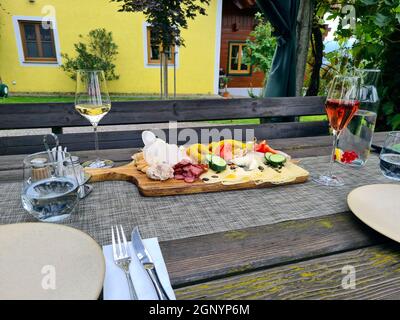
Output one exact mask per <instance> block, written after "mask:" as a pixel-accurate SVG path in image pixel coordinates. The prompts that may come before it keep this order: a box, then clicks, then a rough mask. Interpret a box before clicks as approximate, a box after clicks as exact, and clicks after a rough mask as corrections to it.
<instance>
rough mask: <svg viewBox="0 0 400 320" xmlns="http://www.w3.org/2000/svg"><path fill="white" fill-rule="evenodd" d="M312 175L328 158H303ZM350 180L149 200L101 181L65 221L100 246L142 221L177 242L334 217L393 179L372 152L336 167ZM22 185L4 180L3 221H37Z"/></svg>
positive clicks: (150, 233) (126, 186) (123, 185)
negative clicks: (364, 190) (352, 164)
mask: <svg viewBox="0 0 400 320" xmlns="http://www.w3.org/2000/svg"><path fill="white" fill-rule="evenodd" d="M301 166H302V167H304V168H305V169H307V170H309V171H310V173H311V174H313V173H316V172H322V171H324V170H326V169H327V167H328V157H315V158H306V159H302V161H301ZM335 171H336V172H337V173H339V174H340V175H341V176H342V177H343V178H344V179H345V182H346V185H345V186H344V187H340V188H329V187H323V186H319V185H316V184H315V183H313V182H312V181H309V182H306V183H303V184H298V185H291V186H279V187H275V188H266V189H257V190H243V191H228V192H220V193H208V194H197V195H187V196H171V197H159V198H146V197H143V196H141V195H140V194H139V193H138V191H137V188H136V187H135V186H134V185H132V184H130V183H128V182H101V183H96V184H94V187H95V190H94V191H93V193H92V194H91V195H90V196H89V197H88V198H87V199H85V200H84V201H82V202H81V203H80V204H79V207H78V209H77V211H76V213H75V215H74V216H73V218H71V220H69V221H67V222H65V224H68V225H71V226H73V227H77V228H79V229H81V230H84V231H86V232H88V233H89V234H90V235H91V236H93V237H94V238H95V239H96V240H97V241H98V242H99V243H100V244H105V243H109V242H110V226H111V225H112V224H123V225H124V227H126V229H125V230H132V227H133V226H136V225H138V226H139V227H140V229H141V231H142V233H143V235H144V236H145V237H155V236H157V237H159V239H160V240H171V239H179V238H186V237H193V236H197V235H203V234H209V233H214V232H220V231H228V230H235V229H242V228H247V227H253V226H259V225H266V224H273V223H277V222H282V221H286V220H295V219H304V218H311V217H317V216H323V215H329V214H334V213H339V212H344V211H347V210H348V206H347V202H346V197H347V194H348V193H349V192H350V191H351V190H352V189H354V188H355V187H358V186H361V185H366V184H374V183H393V182H392V181H390V180H388V179H386V178H385V177H383V175H382V174H381V172H380V170H379V161H378V158H377V157H376V156H375V155H372V156H371V158H370V160H369V161H368V163H367V164H366V166H365V167H364V168H362V169H352V168H347V167H343V166H340V165H335ZM20 189H21V184H20V183H2V184H0V194H1V195H2V196H1V198H0V224H8V223H17V222H23V221H34V219H33V218H32V217H30V216H29V215H28V214H27V213H26V212H25V211H24V210H23V208H22V206H21V200H20ZM129 238H130V237H129Z"/></svg>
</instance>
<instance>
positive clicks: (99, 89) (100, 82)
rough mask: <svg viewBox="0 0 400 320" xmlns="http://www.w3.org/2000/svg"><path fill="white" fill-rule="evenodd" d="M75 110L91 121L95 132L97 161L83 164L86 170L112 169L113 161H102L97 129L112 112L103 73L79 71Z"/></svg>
mask: <svg viewBox="0 0 400 320" xmlns="http://www.w3.org/2000/svg"><path fill="white" fill-rule="evenodd" d="M75 109H76V111H78V112H79V113H80V114H81V115H82V116H84V117H85V118H86V119H88V120H89V121H90V123H91V124H92V126H93V130H94V136H95V137H94V141H95V149H96V160H90V161H86V162H85V163H83V164H82V165H83V167H86V168H111V167H112V166H113V165H114V163H113V162H112V161H111V160H104V159H100V158H99V156H98V154H99V138H98V135H97V127H98V124H99V122H100V120H101V119H103V117H104V116H105V115H106V114H107V113H108V112H109V111H110V110H111V100H110V96H109V94H108V90H107V83H106V79H105V75H104V72H103V71H100V70H78V71H77V75H76V95H75Z"/></svg>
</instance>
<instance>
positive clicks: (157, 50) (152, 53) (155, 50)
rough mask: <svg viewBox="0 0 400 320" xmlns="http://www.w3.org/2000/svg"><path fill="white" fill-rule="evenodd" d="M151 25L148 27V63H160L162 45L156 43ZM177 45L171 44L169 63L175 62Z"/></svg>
mask: <svg viewBox="0 0 400 320" xmlns="http://www.w3.org/2000/svg"><path fill="white" fill-rule="evenodd" d="M154 38H155V37H154V36H152V30H151V27H147V63H148V64H160V59H161V52H162V46H161V45H158V44H155V43H154ZM174 60H175V47H174V46H171V47H170V49H169V50H168V63H169V64H174Z"/></svg>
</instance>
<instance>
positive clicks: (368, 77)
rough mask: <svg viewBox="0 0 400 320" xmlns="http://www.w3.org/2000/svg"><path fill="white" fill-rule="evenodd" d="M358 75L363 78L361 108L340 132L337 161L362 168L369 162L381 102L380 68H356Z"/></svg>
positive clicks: (360, 98)
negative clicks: (378, 88) (379, 91)
mask: <svg viewBox="0 0 400 320" xmlns="http://www.w3.org/2000/svg"><path fill="white" fill-rule="evenodd" d="M356 75H357V76H359V77H360V80H361V86H360V97H359V100H360V108H359V110H358V111H357V112H356V114H355V115H354V117H353V119H351V121H350V122H349V124H348V125H347V128H345V129H344V130H343V132H342V133H341V134H340V139H339V141H338V148H337V149H336V161H337V162H339V163H340V164H343V165H348V166H351V167H356V168H360V167H362V166H364V165H365V163H366V162H367V160H368V157H369V154H370V150H371V144H372V138H373V134H374V130H375V124H376V119H377V113H378V109H379V102H380V100H379V95H378V90H377V86H378V83H379V80H380V70H378V69H356Z"/></svg>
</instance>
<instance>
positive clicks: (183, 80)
mask: <svg viewBox="0 0 400 320" xmlns="http://www.w3.org/2000/svg"><path fill="white" fill-rule="evenodd" d="M217 2H218V0H212V1H211V4H210V6H209V7H208V8H207V13H208V15H207V16H198V17H197V18H196V19H195V20H194V21H190V22H189V29H188V30H183V32H182V35H183V37H184V39H185V41H186V47H181V48H179V66H178V68H177V93H178V94H213V93H214V76H215V72H214V71H215V68H217V67H218V66H217V65H216V61H215V60H216V59H215V50H216V23H217ZM1 5H2V7H3V8H4V11H3V10H2V9H1V8H0V77H1V78H2V80H3V82H5V83H7V84H8V85H9V87H10V91H11V92H16V93H17V92H74V91H75V82H74V81H73V80H71V79H69V78H68V76H67V75H66V74H65V73H64V71H63V70H62V69H61V68H60V67H57V66H48V65H35V66H22V65H21V64H20V61H19V56H18V50H17V37H16V34H15V30H14V25H13V20H12V17H13V16H35V17H36V16H44V15H45V14H43V13H42V9H43V7H44V6H47V5H52V6H54V8H55V10H56V11H55V12H56V22H57V29H58V36H59V43H60V49H61V52H62V53H68V54H70V55H72V56H75V53H74V48H73V45H74V43H76V42H78V41H79V38H78V36H79V34H83V35H86V34H87V33H88V32H89V31H90V30H92V29H96V28H106V29H107V30H108V31H112V32H113V37H114V41H115V43H116V44H117V45H118V46H119V49H118V51H119V54H118V56H117V60H116V62H115V64H116V66H117V68H116V72H117V73H118V74H119V75H120V79H119V80H116V81H111V82H110V83H109V90H110V92H113V93H145V94H148V93H159V91H160V70H159V68H146V67H145V61H144V45H145V40H144V37H143V23H144V22H145V19H144V16H143V15H142V14H140V13H125V12H117V9H118V4H117V3H110V1H109V0H36V1H35V2H34V3H30V2H29V1H28V0H19V1H16V0H1ZM169 79H170V90H171V91H172V89H173V86H172V81H173V70H172V69H170V78H169ZM14 81H15V84H12V83H13V82H14Z"/></svg>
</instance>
